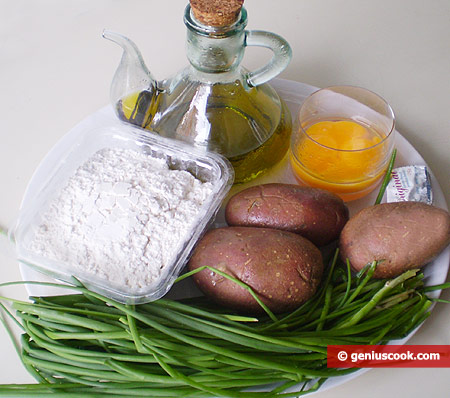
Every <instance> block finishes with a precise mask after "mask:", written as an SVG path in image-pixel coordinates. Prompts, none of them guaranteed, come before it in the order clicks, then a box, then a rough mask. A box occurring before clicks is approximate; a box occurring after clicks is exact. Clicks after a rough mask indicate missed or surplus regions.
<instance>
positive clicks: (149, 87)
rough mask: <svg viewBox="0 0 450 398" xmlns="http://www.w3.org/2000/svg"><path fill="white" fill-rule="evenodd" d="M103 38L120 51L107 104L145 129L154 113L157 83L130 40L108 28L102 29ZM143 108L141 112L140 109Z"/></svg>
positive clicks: (121, 116) (120, 115)
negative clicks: (121, 51)
mask: <svg viewBox="0 0 450 398" xmlns="http://www.w3.org/2000/svg"><path fill="white" fill-rule="evenodd" d="M103 37H104V38H105V39H108V40H111V41H113V42H114V43H116V44H118V45H119V46H120V47H122V50H123V54H122V58H121V60H120V64H119V66H118V68H117V70H116V72H115V74H114V77H113V80H112V83H111V89H110V99H111V103H112V105H113V107H114V109H115V111H116V113H117V114H118V116H119V118H120V119H122V120H128V121H129V122H131V123H133V124H136V125H138V126H140V127H144V128H145V127H147V126H148V124H149V123H150V122H151V119H152V117H153V115H154V109H153V108H154V107H155V102H156V96H157V82H156V80H155V79H154V78H153V76H152V74H151V73H150V71H149V70H148V69H147V66H146V65H145V63H144V60H143V58H142V55H141V52H140V51H139V49H138V47H137V46H136V44H135V43H134V42H133V41H131V40H130V39H128V38H127V37H125V36H123V35H121V34H119V33H116V32H112V31H109V30H104V31H103ZM143 109H145V112H142V110H143Z"/></svg>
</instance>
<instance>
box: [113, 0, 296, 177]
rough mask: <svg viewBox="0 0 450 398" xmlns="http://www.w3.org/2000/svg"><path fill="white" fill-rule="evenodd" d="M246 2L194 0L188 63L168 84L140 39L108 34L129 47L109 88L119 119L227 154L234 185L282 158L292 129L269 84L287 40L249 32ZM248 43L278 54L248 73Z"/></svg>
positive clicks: (285, 59) (282, 62) (283, 60)
mask: <svg viewBox="0 0 450 398" xmlns="http://www.w3.org/2000/svg"><path fill="white" fill-rule="evenodd" d="M242 3H243V0H229V1H227V2H219V1H213V0H202V1H194V0H191V1H190V5H188V6H187V7H186V11H185V14H184V23H185V25H186V27H187V40H186V49H187V52H186V54H187V58H188V60H189V64H190V65H189V66H188V67H186V68H184V69H183V70H182V71H181V72H180V73H178V74H176V75H175V76H174V77H173V78H171V79H167V80H163V81H156V80H155V79H154V78H153V77H152V76H151V74H150V72H149V71H148V70H147V68H146V67H145V64H144V63H143V60H142V57H141V54H140V53H139V51H138V50H137V47H136V45H135V44H134V43H132V42H131V41H130V40H129V39H127V38H124V37H122V36H120V35H117V34H111V33H109V34H107V35H106V37H107V38H109V39H111V40H113V41H114V42H116V43H118V44H119V45H121V46H122V48H123V49H124V54H123V56H122V61H121V64H120V65H119V68H118V69H117V71H116V75H115V80H114V82H113V85H112V89H111V93H112V94H111V98H112V100H113V103H114V105H115V106H116V112H117V114H118V116H119V117H120V118H121V119H123V120H126V121H128V122H130V123H133V124H135V125H138V126H140V127H143V128H146V129H150V130H152V131H154V132H156V133H157V134H159V135H161V136H165V137H170V138H174V139H177V140H181V141H185V142H187V143H189V144H192V145H194V146H196V147H200V148H204V149H205V150H207V151H215V152H218V153H220V154H222V155H224V156H225V157H227V158H228V159H229V160H230V162H231V164H232V165H233V167H234V171H235V180H234V181H235V183H242V182H247V181H250V180H252V179H254V178H255V177H257V176H259V175H260V174H262V173H263V172H265V171H266V170H268V169H269V168H271V167H272V166H274V165H275V164H276V163H277V162H278V161H280V160H281V159H282V158H283V157H284V155H285V153H286V151H287V149H288V147H289V138H290V132H291V115H290V113H289V110H288V108H287V107H286V105H285V104H284V103H283V101H282V100H281V99H280V97H279V96H278V95H277V93H276V92H275V90H274V89H273V88H272V87H271V86H270V85H269V83H268V82H269V81H270V80H271V79H272V78H273V77H275V76H276V75H277V74H278V73H280V72H281V71H282V70H283V69H284V68H285V67H286V66H287V64H288V63H289V61H290V58H291V50H290V47H289V44H288V43H287V42H286V41H285V40H284V39H282V38H281V37H279V36H277V35H275V34H273V33H270V32H264V31H248V30H245V27H246V25H247V12H246V10H245V8H244V7H242ZM247 46H263V47H266V48H270V49H271V50H272V51H273V53H274V55H273V58H272V59H271V61H270V62H269V63H268V64H266V65H264V66H263V67H261V68H260V69H257V70H256V71H252V72H249V71H247V70H246V69H244V68H243V67H242V66H241V60H242V58H243V56H244V52H245V48H246V47H247Z"/></svg>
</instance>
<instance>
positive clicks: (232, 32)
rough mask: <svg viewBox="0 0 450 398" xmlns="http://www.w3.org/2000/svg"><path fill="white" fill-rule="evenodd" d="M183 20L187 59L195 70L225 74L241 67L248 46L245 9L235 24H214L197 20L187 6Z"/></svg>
mask: <svg viewBox="0 0 450 398" xmlns="http://www.w3.org/2000/svg"><path fill="white" fill-rule="evenodd" d="M184 23H185V25H186V27H187V42H186V52H187V58H188V59H189V62H190V63H191V65H192V66H193V67H194V68H195V69H197V70H199V71H201V72H203V73H222V72H230V71H233V70H235V69H236V68H237V67H238V65H239V64H240V63H241V61H242V57H243V56H244V48H245V30H244V29H245V26H246V24H247V13H246V11H245V9H244V8H243V9H242V10H241V15H240V18H238V20H237V21H236V22H235V23H234V24H232V25H228V26H223V27H213V26H207V25H202V24H201V23H200V22H198V21H197V20H196V19H195V18H194V17H193V15H192V13H191V8H190V6H189V5H188V6H187V7H186V11H185V16H184Z"/></svg>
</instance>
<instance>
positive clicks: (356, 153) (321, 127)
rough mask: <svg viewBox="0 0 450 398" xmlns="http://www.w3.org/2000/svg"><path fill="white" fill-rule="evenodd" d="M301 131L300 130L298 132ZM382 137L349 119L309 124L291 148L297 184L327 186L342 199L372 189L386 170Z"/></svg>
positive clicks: (356, 196) (356, 195)
mask: <svg viewBox="0 0 450 398" xmlns="http://www.w3.org/2000/svg"><path fill="white" fill-rule="evenodd" d="M299 134H300V133H299ZM383 138H384V137H382V136H380V134H379V133H378V132H377V131H376V130H374V129H372V128H369V127H366V126H363V125H361V124H359V123H356V122H354V121H350V120H337V121H320V122H317V123H314V124H312V125H310V126H309V127H308V128H307V129H306V134H302V135H301V136H300V139H299V140H298V141H297V144H296V145H295V146H294V147H293V148H292V153H291V164H292V168H293V171H294V173H295V175H296V177H297V179H298V180H299V182H300V183H302V184H306V185H309V186H314V187H318V188H323V189H327V190H329V191H332V192H335V193H336V194H338V195H340V196H341V197H342V198H343V199H344V200H347V201H348V200H354V199H357V198H360V197H362V196H364V195H366V194H367V193H369V192H370V191H372V190H373V189H374V188H375V186H376V183H377V182H378V180H379V179H380V177H381V176H382V175H383V173H384V171H385V168H386V167H385V166H386V162H385V161H384V159H385V158H386V157H387V155H386V153H387V152H386V149H385V147H384V145H377V144H379V143H380V142H381V141H382V139H383Z"/></svg>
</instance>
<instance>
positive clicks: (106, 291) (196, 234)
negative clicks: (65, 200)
mask: <svg viewBox="0 0 450 398" xmlns="http://www.w3.org/2000/svg"><path fill="white" fill-rule="evenodd" d="M104 148H121V149H134V150H136V151H143V152H145V153H148V154H150V155H151V156H152V157H156V158H161V159H164V160H165V161H166V162H167V164H168V165H169V168H171V169H172V168H174V169H179V170H186V171H188V172H190V173H191V174H193V175H194V176H195V177H196V178H198V179H200V180H201V181H203V182H210V183H211V184H212V194H211V196H210V197H208V199H207V200H206V202H204V203H203V205H202V207H201V208H200V212H199V214H198V216H197V217H196V219H195V220H192V221H193V222H192V227H191V228H190V231H189V233H188V234H186V235H185V236H186V240H185V241H184V242H183V243H182V245H181V246H182V247H181V249H180V250H179V251H178V252H177V253H176V256H175V258H176V260H175V261H174V262H173V263H172V264H170V265H168V266H166V267H165V268H164V271H163V273H162V274H161V277H160V278H159V279H157V280H156V281H154V282H152V283H151V284H150V285H148V286H146V287H144V288H142V289H140V290H139V291H138V292H136V291H133V290H132V289H129V288H127V287H124V286H115V285H113V284H111V283H110V282H108V281H107V280H105V279H102V278H99V277H97V276H96V275H95V274H90V273H88V272H85V271H84V270H82V269H79V268H77V267H76V266H74V265H71V264H70V263H61V262H60V261H54V260H52V259H49V258H45V257H43V256H42V255H40V254H37V253H36V252H35V251H32V250H30V243H31V241H32V239H33V237H34V234H35V233H36V231H37V228H38V226H39V225H40V223H41V222H42V219H43V214H44V213H45V211H46V209H47V208H48V206H49V203H50V202H51V201H52V199H54V198H56V197H57V196H58V194H59V193H60V191H61V189H62V188H63V187H64V186H65V184H66V183H67V181H68V179H69V178H70V177H71V176H73V175H74V173H75V171H76V170H77V169H78V167H79V166H80V165H82V164H83V163H84V162H85V161H86V160H88V159H89V158H90V157H91V156H92V155H93V154H94V153H96V152H97V151H99V150H101V149H104ZM57 149H59V148H57V147H55V148H54V149H53V150H52V151H51V153H50V154H49V157H48V158H47V159H45V160H44V162H43V163H45V164H41V167H40V168H41V169H42V168H45V170H47V171H48V173H45V174H44V173H42V172H41V173H37V174H40V178H39V179H38V178H37V177H38V175H35V176H34V178H33V187H32V190H33V192H32V193H31V192H27V195H26V197H25V199H24V201H23V203H22V207H21V209H20V213H19V216H18V218H17V221H16V224H15V226H14V228H13V229H12V230H11V231H10V234H12V235H13V238H14V240H15V242H16V251H17V256H18V260H19V261H20V262H21V263H24V264H26V265H28V266H30V267H32V268H34V269H37V270H39V271H41V272H43V273H44V274H47V275H48V276H50V277H52V278H55V279H58V280H61V281H64V282H68V283H74V282H75V279H74V278H76V279H77V280H79V281H80V282H82V283H83V284H84V285H85V286H86V287H87V288H89V289H91V290H93V291H96V292H98V293H101V294H103V295H105V296H107V297H109V298H112V299H115V300H117V301H119V302H122V303H136V304H140V303H145V302H149V301H153V300H156V299H158V298H160V297H162V296H163V295H164V294H165V293H166V292H167V291H168V290H169V289H170V287H171V286H172V284H173V282H174V280H175V279H176V277H177V276H178V275H179V273H180V272H181V270H182V268H183V266H184V265H185V263H186V261H187V260H188V257H189V254H190V252H191V250H192V248H193V246H194V245H195V243H196V242H197V240H198V239H199V238H200V237H201V235H202V234H203V232H204V231H205V230H206V229H207V227H208V226H209V224H210V223H211V222H212V221H213V220H214V218H215V216H216V214H217V211H218V209H219V208H220V205H221V203H222V201H223V199H224V197H225V196H226V194H227V192H228V191H229V189H230V187H231V186H232V183H233V176H234V173H233V169H232V167H231V165H230V163H229V162H228V161H227V160H226V159H225V158H224V157H222V156H221V155H218V154H215V153H209V152H205V151H201V150H198V149H196V148H194V147H192V146H190V145H187V144H184V143H182V142H179V141H175V140H172V139H168V138H164V137H160V136H158V135H155V134H154V133H151V132H149V131H146V130H143V129H139V128H135V127H133V126H130V125H126V124H124V123H120V124H119V123H115V124H112V125H106V126H94V127H92V128H88V129H85V130H84V131H82V133H81V134H78V136H77V137H76V140H75V141H74V143H73V144H72V146H71V147H70V149H69V150H67V148H66V150H65V151H63V152H62V153H59V156H55V152H60V151H57ZM44 166H45V167H44ZM38 171H39V170H38ZM29 189H30V187H29Z"/></svg>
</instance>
